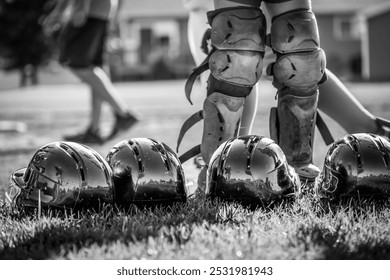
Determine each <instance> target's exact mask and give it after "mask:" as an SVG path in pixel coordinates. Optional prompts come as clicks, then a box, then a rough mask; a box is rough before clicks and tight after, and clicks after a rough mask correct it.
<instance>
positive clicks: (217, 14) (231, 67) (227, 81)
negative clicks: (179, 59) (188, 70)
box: [186, 7, 266, 102]
mask: <svg viewBox="0 0 390 280" xmlns="http://www.w3.org/2000/svg"><path fill="white" fill-rule="evenodd" d="M207 16H208V21H209V24H210V26H211V32H210V40H211V44H212V47H213V49H212V51H211V52H210V53H209V54H208V56H207V58H206V60H205V61H204V62H203V63H202V64H201V65H200V66H199V67H197V68H195V70H194V72H193V73H192V74H191V75H190V77H189V79H188V81H187V84H186V96H187V99H188V100H189V101H190V102H191V100H190V92H191V90H192V85H193V83H194V82H195V80H196V77H197V76H198V75H200V74H201V73H202V72H203V71H205V70H207V69H210V72H211V74H210V78H209V86H208V92H209V93H213V92H221V93H223V94H226V95H230V96H236V97H245V96H247V95H248V94H249V93H250V91H251V89H252V87H253V86H254V85H255V84H256V83H257V81H258V80H259V79H260V77H261V74H262V69H263V56H264V51H265V33H266V20H265V16H264V15H263V13H262V12H261V10H260V9H259V8H255V7H232V8H222V9H217V10H215V11H210V12H208V14H207ZM210 80H212V81H213V82H210Z"/></svg>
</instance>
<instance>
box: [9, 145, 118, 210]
mask: <svg viewBox="0 0 390 280" xmlns="http://www.w3.org/2000/svg"><path fill="white" fill-rule="evenodd" d="M5 195H6V198H7V200H8V202H10V203H11V204H16V205H21V206H31V207H41V206H42V207H59V208H75V207H81V208H98V207H100V206H101V205H102V204H103V203H106V204H108V203H112V202H113V177H112V171H111V168H110V167H109V165H108V164H107V163H106V161H105V160H104V158H102V157H101V156H100V155H99V154H98V153H97V152H96V151H94V150H93V149H92V148H90V147H87V146H85V145H81V144H78V143H74V142H62V141H59V142H53V143H50V144H47V145H45V146H43V147H41V148H40V149H38V151H37V152H36V153H35V154H34V156H33V157H32V159H31V161H30V163H29V164H28V166H27V168H22V169H19V170H17V171H15V172H14V173H12V175H11V180H10V187H9V188H8V189H7V191H6V193H5Z"/></svg>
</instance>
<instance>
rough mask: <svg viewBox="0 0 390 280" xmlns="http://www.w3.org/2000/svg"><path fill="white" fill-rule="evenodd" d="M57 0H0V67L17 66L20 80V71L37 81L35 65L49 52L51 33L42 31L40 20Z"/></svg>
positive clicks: (6, 68) (52, 42)
mask: <svg viewBox="0 0 390 280" xmlns="http://www.w3.org/2000/svg"><path fill="white" fill-rule="evenodd" d="M57 1H58V0H0V38H1V39H0V69H3V70H14V69H20V70H21V73H22V80H21V83H23V74H26V75H32V77H31V78H32V82H33V83H34V81H35V82H37V81H36V70H37V68H38V67H39V66H40V65H42V64H44V63H46V62H47V61H48V60H49V58H50V57H51V56H52V54H53V50H54V49H55V46H56V44H55V37H54V36H53V35H52V34H51V35H48V34H45V32H44V31H43V28H42V23H43V21H44V19H45V17H46V16H47V14H48V13H49V12H50V11H51V10H52V9H53V7H54V5H55V4H56V2H57ZM25 70H26V71H28V72H26V73H25ZM34 75H35V78H34Z"/></svg>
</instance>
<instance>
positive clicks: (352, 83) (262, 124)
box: [0, 0, 390, 186]
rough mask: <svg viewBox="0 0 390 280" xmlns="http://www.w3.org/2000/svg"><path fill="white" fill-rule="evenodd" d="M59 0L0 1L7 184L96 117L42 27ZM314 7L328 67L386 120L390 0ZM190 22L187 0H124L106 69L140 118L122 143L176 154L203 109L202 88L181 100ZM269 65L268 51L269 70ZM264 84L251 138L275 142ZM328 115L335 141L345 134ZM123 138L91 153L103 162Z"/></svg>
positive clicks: (1, 151)
mask: <svg viewBox="0 0 390 280" xmlns="http://www.w3.org/2000/svg"><path fill="white" fill-rule="evenodd" d="M57 1H58V0H0V166H1V168H0V186H1V185H5V184H6V183H7V182H8V178H9V174H10V173H11V172H13V171H15V170H16V169H17V168H19V167H23V166H26V165H27V163H28V161H29V160H30V158H31V156H32V154H33V153H34V152H35V151H36V149H37V148H39V147H40V146H42V145H45V144H47V143H49V142H51V141H58V140H61V139H62V137H63V135H64V134H66V133H74V132H75V131H79V130H81V129H82V128H83V127H85V126H86V123H87V119H88V117H89V114H90V113H89V112H88V110H87V109H86V108H88V107H89V106H91V104H90V100H89V88H88V87H87V86H86V85H85V84H82V83H81V82H80V81H79V80H78V79H77V77H75V76H74V75H73V74H72V73H71V72H70V71H69V70H68V69H66V68H64V67H62V66H61V65H60V64H59V63H58V62H57V61H58V54H59V52H58V49H57V36H58V34H57V33H56V32H54V33H53V34H51V35H50V36H49V35H47V34H45V33H44V32H43V29H42V23H43V21H44V20H45V17H46V15H47V14H48V13H49V12H50V11H51V10H52V9H53V7H54V5H55V3H56V2H57ZM210 1H211V0H210ZM312 4H313V10H314V12H315V13H316V17H317V20H318V25H319V30H320V36H321V47H322V48H323V49H324V50H325V52H326V54H327V66H328V68H329V69H330V70H331V71H333V72H334V73H335V74H336V75H338V76H339V78H340V79H341V80H343V81H344V82H345V85H346V86H347V87H348V89H350V90H351V92H352V93H353V94H354V95H355V96H356V98H357V99H358V100H359V101H360V102H361V103H362V104H363V105H364V107H365V108H367V109H368V110H369V111H370V112H371V113H373V114H374V115H376V116H381V117H384V118H387V119H389V118H390V102H389V94H390V67H389V65H390V51H389V50H390V36H389V35H390V29H389V26H390V1H389V0H370V1H367V0H314V1H312ZM187 23H188V10H186V9H185V8H184V7H183V0H160V1H156V0H121V1H120V9H119V14H118V16H117V20H116V21H115V22H114V24H112V25H111V27H110V31H109V36H108V40H107V42H106V50H107V52H106V54H105V55H106V57H105V65H106V66H105V67H106V70H107V72H109V73H110V75H111V79H112V80H113V81H114V82H115V87H116V89H117V90H118V92H119V93H120V94H121V95H122V96H123V97H124V100H125V102H126V104H128V105H129V106H130V107H131V108H132V109H134V110H135V111H136V113H137V115H138V117H139V119H140V122H139V123H138V124H137V125H136V126H135V127H134V128H132V129H131V130H130V131H129V132H128V133H127V134H126V135H125V136H123V137H151V138H155V139H157V140H160V141H163V142H165V143H166V144H167V145H168V146H170V147H172V148H173V149H175V147H176V140H177V137H178V134H179V130H180V127H181V125H182V124H183V122H184V120H185V119H186V118H187V117H189V116H190V115H192V114H193V113H194V112H196V111H197V110H200V109H201V108H202V102H203V100H204V97H203V96H204V95H203V94H204V89H202V88H200V84H199V83H196V84H195V86H194V93H193V95H192V96H193V101H194V105H193V106H191V105H190V104H189V103H188V102H187V100H186V98H185V96H184V84H185V80H186V78H187V77H188V76H189V74H190V73H191V71H192V69H193V68H194V67H195V63H194V61H193V58H192V56H191V53H190V48H189V45H188V41H187ZM271 59H272V54H271V53H268V54H267V55H266V61H265V62H264V66H267V65H268V61H269V60H271ZM267 60H268V61H267ZM263 73H265V71H263ZM260 83H261V86H260V96H259V101H258V102H259V105H258V111H257V115H256V120H255V123H254V128H253V134H259V135H264V136H268V117H269V109H270V107H272V106H275V104H276V100H275V89H274V88H273V86H272V84H271V81H270V78H269V77H268V76H267V75H265V74H264V75H263V76H262V80H261V81H260ZM103 109H105V111H104V112H103V117H102V119H103V124H102V126H103V128H102V129H103V130H104V129H105V128H110V127H111V124H112V121H113V117H112V114H111V112H109V110H108V109H107V108H103ZM347 109H348V108H346V113H348V111H347ZM325 119H326V121H327V123H328V125H329V127H330V128H331V130H332V133H333V134H334V137H335V138H338V137H341V136H344V135H345V134H346V133H345V131H344V130H343V129H342V128H341V127H340V126H339V125H338V124H337V123H335V122H334V121H332V120H331V119H330V118H327V116H325ZM201 131H202V129H201V126H200V125H197V126H195V127H194V128H193V129H192V130H191V131H189V133H188V134H187V136H186V138H185V139H184V140H183V144H182V148H181V149H180V152H179V154H181V153H182V152H184V151H186V150H187V149H188V148H192V147H193V146H195V145H197V144H199V143H200V139H201ZM317 135H318V133H317ZM120 140H122V139H119V138H116V139H114V140H112V141H109V142H107V143H105V144H104V145H100V146H99V145H94V146H93V148H95V149H96V150H97V151H98V152H100V153H101V154H102V155H103V156H105V155H106V154H107V152H108V151H109V149H110V148H111V147H112V146H113V145H114V144H116V142H119V141H120ZM315 145H316V154H315V163H316V164H318V165H319V166H321V165H322V163H323V158H324V154H325V152H326V150H327V147H326V146H325V144H324V143H323V141H322V139H321V137H320V136H318V137H317V136H316V140H315ZM188 169H189V170H192V171H189V172H187V174H188V177H194V178H196V171H195V168H194V167H193V166H190V167H189V168H188ZM191 172H192V173H191Z"/></svg>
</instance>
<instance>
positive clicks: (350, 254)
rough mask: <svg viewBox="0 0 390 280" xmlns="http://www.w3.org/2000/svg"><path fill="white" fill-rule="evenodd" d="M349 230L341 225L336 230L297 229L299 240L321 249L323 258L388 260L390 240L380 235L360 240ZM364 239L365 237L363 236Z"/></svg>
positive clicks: (303, 227)
mask: <svg viewBox="0 0 390 280" xmlns="http://www.w3.org/2000/svg"><path fill="white" fill-rule="evenodd" d="M354 237H356V236H355V235H352V234H351V233H350V232H348V230H345V229H343V228H342V227H341V226H340V227H339V228H337V229H336V230H332V231H331V230H329V229H327V228H320V226H318V225H314V226H312V227H307V226H301V227H299V228H298V231H297V240H296V241H295V242H297V243H298V244H300V245H301V246H304V247H305V249H306V250H309V248H317V250H321V254H320V256H321V259H326V260H388V259H390V242H389V241H388V240H383V239H381V238H379V240H378V237H374V236H373V237H367V238H366V239H365V240H364V241H360V242H358V241H357V240H355V239H354ZM361 239H363V238H361Z"/></svg>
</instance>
